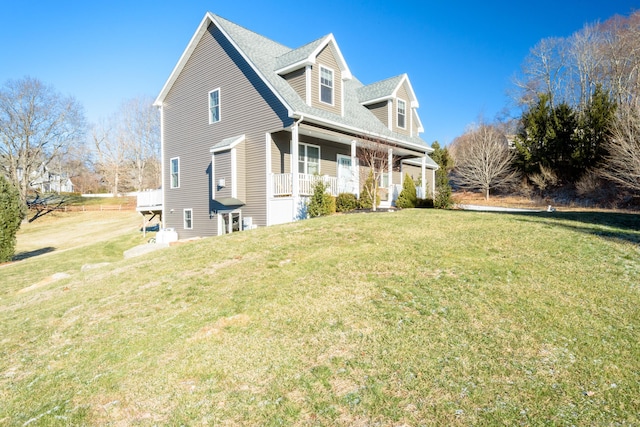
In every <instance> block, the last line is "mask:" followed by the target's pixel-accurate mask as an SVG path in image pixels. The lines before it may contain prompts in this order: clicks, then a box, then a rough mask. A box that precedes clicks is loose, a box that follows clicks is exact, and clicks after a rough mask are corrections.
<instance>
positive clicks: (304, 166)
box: [298, 144, 320, 175]
mask: <svg viewBox="0 0 640 427" xmlns="http://www.w3.org/2000/svg"><path fill="white" fill-rule="evenodd" d="M298 172H299V173H306V174H308V175H318V174H319V173H320V147H318V146H317V145H309V144H299V145H298Z"/></svg>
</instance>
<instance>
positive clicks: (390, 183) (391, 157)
mask: <svg viewBox="0 0 640 427" xmlns="http://www.w3.org/2000/svg"><path fill="white" fill-rule="evenodd" d="M388 161H389V200H391V198H392V194H391V191H392V187H393V149H392V148H389V160H388Z"/></svg>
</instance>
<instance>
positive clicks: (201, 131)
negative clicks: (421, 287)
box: [155, 13, 438, 238]
mask: <svg viewBox="0 0 640 427" xmlns="http://www.w3.org/2000/svg"><path fill="white" fill-rule="evenodd" d="M378 59H379V58H372V63H371V64H372V65H375V60H378ZM155 105H156V106H158V107H159V109H160V111H161V124H162V170H163V184H162V188H163V215H162V218H163V223H164V227H167V228H174V229H175V231H176V232H177V233H178V235H179V237H180V238H189V237H194V236H210V235H220V234H224V233H227V232H231V231H235V230H239V229H242V228H247V227H255V226H269V225H273V224H279V223H285V222H290V221H294V220H296V219H301V218H304V217H305V216H306V211H305V206H306V201H307V199H308V196H309V195H310V194H311V192H312V188H313V184H314V183H315V182H316V181H317V180H323V181H324V182H325V183H326V184H327V185H328V190H327V191H330V192H331V193H332V194H334V195H337V194H338V193H340V192H351V193H355V194H358V192H359V191H360V188H361V184H362V183H361V182H360V176H361V174H360V171H361V168H362V167H361V166H359V165H358V161H357V159H358V153H359V150H362V149H363V148H362V147H363V145H362V142H363V141H364V140H372V139H373V140H376V141H378V142H381V143H383V144H385V145H386V146H387V147H388V156H389V159H391V160H392V161H391V162H390V164H391V165H392V166H391V167H389V170H387V171H386V173H385V174H384V175H383V177H381V182H380V184H381V185H382V186H383V187H384V189H385V194H387V195H388V196H387V197H386V200H384V201H383V202H382V203H383V207H384V206H391V205H393V203H394V202H395V198H396V197H397V194H398V192H399V190H398V189H399V188H400V186H401V184H402V179H403V176H404V173H409V175H411V176H413V177H414V179H415V180H416V182H420V186H419V188H418V190H419V192H420V193H421V194H422V195H423V197H424V196H426V195H429V194H431V195H432V194H433V192H434V171H435V170H436V169H437V167H438V166H437V164H436V163H435V162H434V161H433V160H432V159H431V158H430V157H429V155H428V154H429V153H431V152H432V151H433V150H432V149H431V148H430V147H428V146H427V144H426V143H425V141H423V140H422V139H421V138H420V136H419V134H420V133H421V132H422V131H423V127H422V123H421V120H420V118H419V116H418V112H417V109H418V100H417V99H416V96H415V93H414V91H413V88H412V86H411V82H410V81H409V77H408V76H407V75H406V74H403V75H400V76H397V77H392V78H388V79H384V80H382V81H380V82H377V83H373V84H370V85H364V84H362V83H361V82H360V81H358V79H356V78H355V77H354V76H353V75H352V74H351V71H350V69H349V66H348V65H347V62H346V61H345V58H344V57H343V56H342V53H341V51H340V48H339V46H338V43H337V42H336V40H335V38H334V36H333V35H332V34H329V35H326V36H324V37H321V38H319V39H317V40H314V41H312V42H310V43H308V44H306V45H304V46H302V47H299V48H296V49H291V48H288V47H285V46H283V45H281V44H279V43H277V42H275V41H272V40H269V39H268V38H265V37H263V36H261V35H259V34H256V33H254V32H252V31H250V30H247V29H245V28H243V27H240V26H238V25H236V24H234V23H232V22H230V21H227V20H225V19H223V18H221V17H220V16H217V15H214V14H212V13H207V14H206V15H205V16H204V19H203V20H202V22H201V23H200V25H199V27H198V28H197V30H196V32H195V34H194V35H193V37H192V39H191V41H190V42H189V45H188V46H187V48H186V50H185V51H184V53H183V54H182V56H181V58H180V60H179V61H178V63H177V65H176V67H175V68H174V70H173V72H172V73H171V75H170V77H169V79H168V80H167V82H166V83H165V85H164V87H163V88H162V91H161V92H160V94H159V96H158V97H157V99H156V101H155Z"/></svg>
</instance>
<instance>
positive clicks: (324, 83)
mask: <svg viewBox="0 0 640 427" xmlns="http://www.w3.org/2000/svg"><path fill="white" fill-rule="evenodd" d="M320 101H321V102H324V103H325V104H331V105H333V70H331V69H329V68H325V67H323V66H320Z"/></svg>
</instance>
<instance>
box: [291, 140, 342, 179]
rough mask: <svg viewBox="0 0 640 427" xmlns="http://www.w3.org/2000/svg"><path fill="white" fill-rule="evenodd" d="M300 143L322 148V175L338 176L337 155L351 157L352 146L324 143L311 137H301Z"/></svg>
mask: <svg viewBox="0 0 640 427" xmlns="http://www.w3.org/2000/svg"><path fill="white" fill-rule="evenodd" d="M300 142H301V143H306V144H312V145H317V146H319V147H320V175H329V176H338V166H337V162H338V157H337V155H338V154H344V155H345V156H350V155H351V146H348V145H344V144H338V143H335V142H331V141H324V140H322V139H318V138H313V137H310V136H301V137H300Z"/></svg>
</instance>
